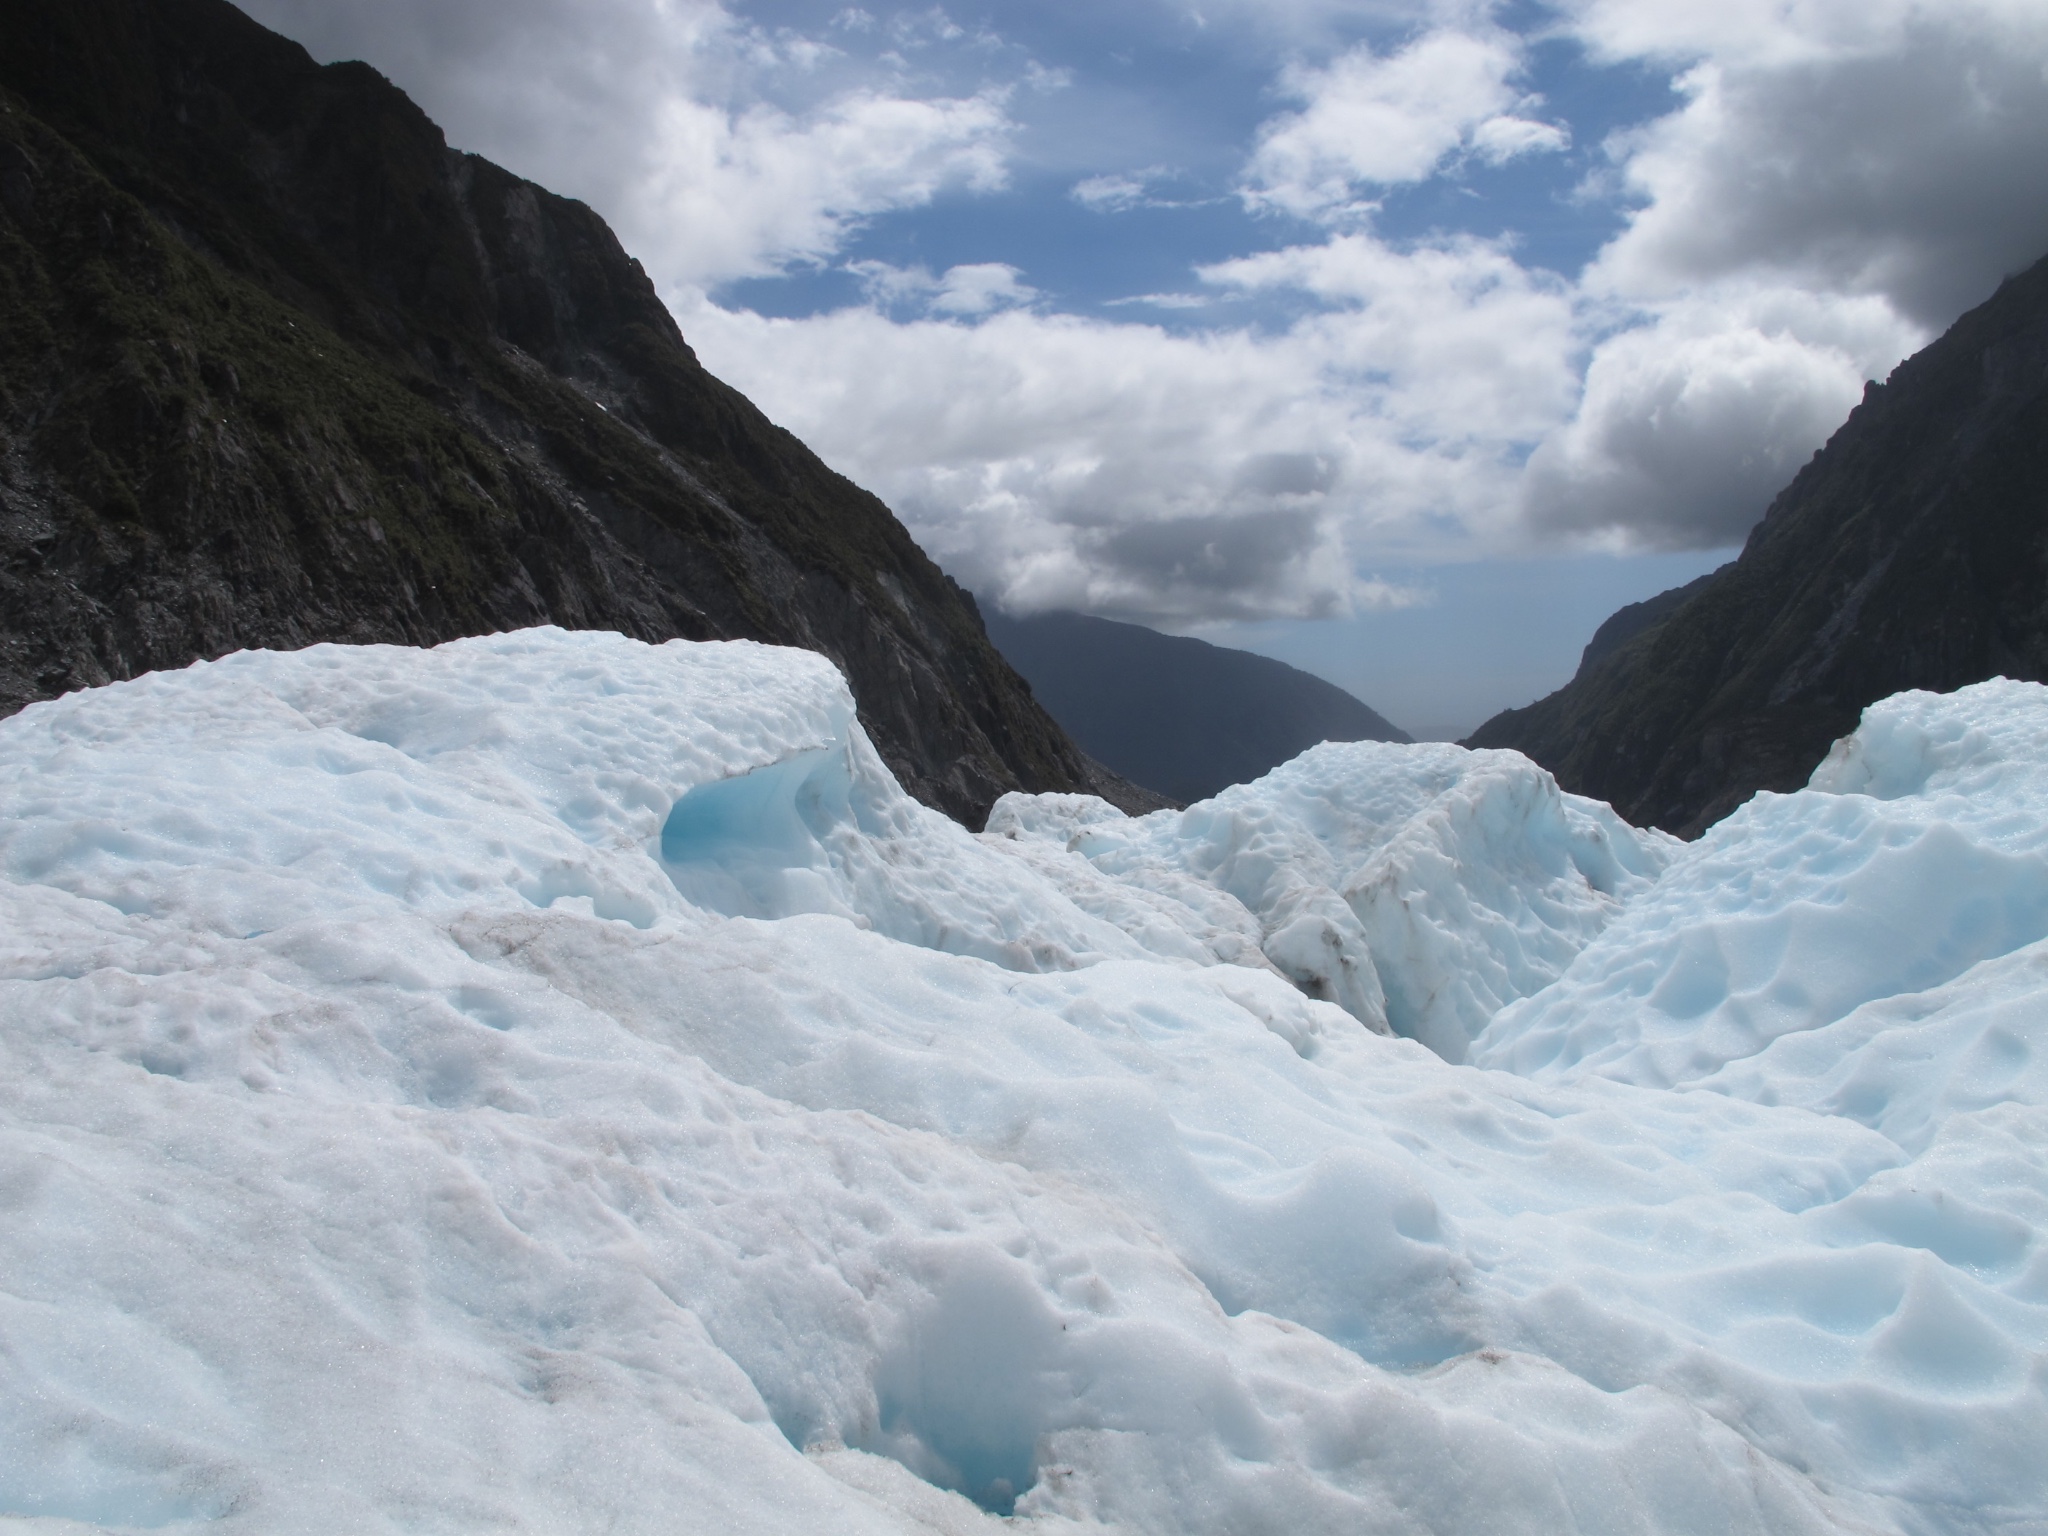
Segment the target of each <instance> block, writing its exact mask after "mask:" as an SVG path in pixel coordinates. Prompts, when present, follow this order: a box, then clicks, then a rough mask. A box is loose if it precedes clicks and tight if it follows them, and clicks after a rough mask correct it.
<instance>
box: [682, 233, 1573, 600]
mask: <svg viewBox="0 0 2048 1536" xmlns="http://www.w3.org/2000/svg"><path fill="white" fill-rule="evenodd" d="M1203 276H1204V278H1205V279H1206V281H1207V282H1208V283H1209V284H1210V286H1211V287H1213V288H1217V289H1225V290H1236V291H1240V292H1261V291H1269V290H1272V289H1275V288H1294V289H1298V290H1301V291H1313V292H1314V293H1315V294H1316V295H1317V296H1318V298H1319V301H1320V302H1319V304H1318V307H1317V308H1316V309H1315V310H1314V312H1312V313H1310V314H1307V315H1304V316H1303V317H1301V318H1300V319H1299V320H1298V321H1296V322H1295V323H1294V324H1293V325H1291V326H1289V327H1288V328H1286V329H1285V330H1283V331H1280V332H1277V333H1262V332H1258V331H1254V330H1250V329H1235V330H1210V331H1204V332H1195V333H1192V334H1187V333H1175V332H1171V331H1168V330H1165V329H1162V328H1160V327H1156V326H1148V325H1139V324H1130V323H1114V322H1109V321H1101V320H1089V319H1081V318H1078V317H1075V316H1071V315H1058V314H1047V313H1042V312H1034V311H1029V310H1021V309H1013V310H1010V311H1008V312H1005V313H1000V314H995V315H992V316H990V317H988V318H986V319H983V320H981V321H979V322H978V323H974V324H963V323H957V322H945V321H940V320H935V319H927V320H922V321H917V322H914V323H908V324H904V323H895V322H892V321H891V320H890V319H888V318H887V317H886V316H885V315H884V314H883V313H881V312H880V311H879V310H878V309H875V308H860V309H850V310H844V311H841V312H839V313H837V314H833V315H828V316H818V317H813V318H810V319H806V320H800V321H790V320H768V319H764V318H762V317H760V316H757V315H753V314H749V313H746V312H742V311H730V310H724V309H720V308H717V307H716V306H712V305H708V304H706V305H702V306H700V307H699V308H697V309H696V310H694V311H691V312H689V313H686V314H685V316H684V323H685V327H686V329H687V330H688V331H689V333H690V335H691V337H692V340H693V341H694V342H695V344H696V346H697V348H698V350H699V352H700V354H701V355H702V356H703V357H704V359H705V361H706V362H707V363H708V364H709V365H710V366H711V367H713V368H714V369H716V370H717V371H719V372H720V373H722V374H723V375H725V376H726V377H728V378H730V379H731V380H732V381H733V382H734V383H736V384H738V385H739V386H740V387H741V388H742V389H745V390H747V391H748V392H749V393H750V394H753V395H755V397H756V398H759V399H764V400H770V401H772V402H773V408H774V410H775V412H776V414H777V415H778V417H779V418H780V419H782V420H783V421H784V422H786V423H787V424H788V425H789V426H790V427H791V428H792V429H793V430H795V431H796V432H797V433H798V434H799V435H800V436H802V437H803V438H804V439H805V440H806V441H807V442H809V443H811V444H812V445H813V446H814V447H816V448H817V449H818V450H819V451H820V452H821V453H823V454H824V455H825V457H826V458H827V460H828V461H830V462H831V463H833V464H834V465H835V466H837V467H838V468H840V469H842V470H843V471H845V472H846V473H848V474H850V475H852V476H853V477H854V478H855V479H856V480H859V481H861V482H862V483H863V484H866V485H869V486H872V487H873V488H875V489H876V490H878V491H879V492H881V494H882V495H883V496H884V497H885V498H886V499H887V500H888V501H889V502H890V504H891V505H892V506H894V507H895V508H896V509H897V511H898V512H899V513H900V514H901V515H902V516H903V517H904V519H905V521H906V522H907V523H908V524H909V525H910V527H911V530H912V531H913V532H914V533H915V534H916V535H917V537H918V538H919V540H920V541H921V542H922V543H923V544H924V545H925V547H926V548H927V549H928V550H930V551H931V552H932V553H933V554H934V555H935V556H936V557H937V558H938V559H939V560H940V561H941V562H942V563H943V564H945V565H946V567H947V568H948V569H949V570H951V571H953V572H954V573H955V574H956V575H957V576H959V577H960V579H962V580H963V581H967V582H968V583H969V584H970V585H972V586H974V587H975V588H976V589H977V590H979V591H982V592H984V593H987V594H989V595H991V596H993V597H995V598H997V599H998V600H1000V601H1002V602H1003V603H1004V604H1005V605H1006V606H1009V607H1011V608H1013V609H1018V610H1031V609H1039V608H1049V607H1079V608H1085V609H1088V610H1090V611H1093V612H1098V613H1110V614H1117V615H1121V616H1124V617H1131V618H1147V619H1153V620H1160V621H1172V622H1198V621H1205V620H1216V619H1248V618H1264V617H1272V616H1275V615H1288V616H1294V617H1315V616H1328V615H1332V614H1337V613H1344V612H1352V611H1356V610H1358V609H1360V608H1363V607H1374V606H1379V607H1385V606H1397V605H1399V604H1400V603H1401V602H1403V601H1405V600H1406V598H1405V597H1404V596H1403V593H1404V592H1405V590H1406V589H1402V588H1399V587H1395V586H1391V585H1389V584H1388V583H1385V582H1381V581H1378V580H1377V579H1376V578H1367V577H1362V576H1361V575H1360V574H1359V573H1360V572H1361V571H1364V570H1368V569H1370V568H1371V566H1372V565H1373V564H1375V563H1380V564H1385V563H1392V562H1396V561H1399V562H1404V563H1415V562H1418V561H1425V560H1428V559H1433V558H1443V557H1445V556H1446V555H1456V554H1458V553H1461V552H1465V551H1467V550H1468V549H1469V548H1470V547H1471V545H1472V543H1473V541H1474V540H1487V539H1493V540H1499V539H1501V538H1505V537H1511V536H1512V534H1511V531H1510V530H1508V529H1506V528H1505V527H1504V524H1505V523H1507V522H1509V521H1511V520H1512V517H1513V510H1514V497H1515V486H1516V483H1517V476H1518V474H1519V468H1520V454H1521V452H1522V448H1523V447H1525V446H1526V444H1527V443H1528V442H1529V441H1532V440H1533V439H1534V438H1535V436H1536V435H1538V434H1539V433H1540V432H1541V431H1543V430H1544V429H1545V428H1547V427H1548V426H1549V425H1551V424H1553V423H1555V422H1556V421H1558V420H1559V419H1561V417H1562V416H1563V415H1564V414H1565V412H1566V411H1568V409H1569V408H1570V404H1571V401H1572V400H1573V398H1574V395H1575V388H1576V380H1575V375H1574V373H1573V370H1572V366H1571V355H1572V352H1573V349H1574V347H1575V345H1576V341H1575V336H1574V331H1573V318H1572V308H1571V302H1570V297H1569V295H1568V293H1567V292H1566V291H1565V289H1564V286H1563V284H1562V283H1560V282H1558V281H1556V280H1554V279H1548V278H1543V277H1541V276H1539V275H1535V274H1531V273H1529V272H1527V271H1525V270H1524V269H1523V268H1521V267H1520V266H1518V265H1517V264H1516V263H1515V261H1514V260H1513V259H1512V256H1511V255H1510V254H1509V253H1508V252H1507V251H1506V250H1505V249H1504V248H1502V247H1500V246H1498V245H1496V244H1492V243H1488V242H1484V241H1476V240H1463V241H1456V242H1449V243H1445V244H1442V245H1438V246H1432V247H1428V248H1424V249H1418V250H1398V249H1395V248H1394V247H1391V246H1389V245H1386V244H1384V243H1382V242H1380V241H1377V240H1375V239H1373V238H1371V237H1369V236H1365V235H1360V234H1349V235H1345V236H1342V237H1340V238H1339V239H1337V240H1335V241H1332V242H1330V243H1329V244H1327V245H1318V246H1308V247H1302V248H1299V249H1295V250H1290V251H1281V252H1273V253H1268V254H1267V255H1265V256H1262V257H1258V258H1252V259H1250V260H1247V261H1241V262H1233V263H1224V264H1220V265H1219V266H1216V267H1213V268H1209V269H1206V270H1205V271H1204V273H1203ZM1518 445H1521V446H1518Z"/></svg>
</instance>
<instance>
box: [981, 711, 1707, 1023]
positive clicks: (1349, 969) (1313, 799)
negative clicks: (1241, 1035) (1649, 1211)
mask: <svg viewBox="0 0 2048 1536" xmlns="http://www.w3.org/2000/svg"><path fill="white" fill-rule="evenodd" d="M1098 808H1099V809H1098ZM989 831H990V832H991V833H993V834H997V835H998V836H999V837H1001V838H1003V839H1006V840H1009V841H1011V842H1016V843H1022V844H1024V845H1025V846H1026V847H1031V846H1034V845H1035V846H1036V848H1037V849H1038V850H1039V853H1038V857H1037V858H1036V859H1034V867H1036V868H1038V869H1040V870H1041V871H1043V872H1044V873H1046V874H1047V875H1048V876H1049V877H1050V878H1052V879H1054V880H1056V881H1057V882H1058V883H1059V884H1060V885H1061V888H1062V889H1065V890H1067V891H1068V892H1069V893H1070V894H1072V895H1074V896H1075V899H1076V900H1077V901H1079V902H1080V903H1081V904H1082V905H1084V906H1088V907H1089V910H1091V911H1097V912H1100V913H1102V914H1103V915H1104V916H1107V917H1109V918H1110V919H1111V920H1112V921H1117V920H1118V915H1117V914H1118V909H1117V908H1116V907H1115V906H1114V905H1113V904H1112V902H1110V901H1109V900H1106V899H1104V898H1102V897H1096V898H1094V900H1093V903H1092V904H1091V902H1090V900H1089V898H1088V897H1086V896H1085V895H1083V894H1082V891H1083V890H1084V889H1085V888H1086V884H1087V883H1088V882H1089V879H1090V876H1091V875H1107V876H1109V877H1110V880H1111V882H1112V886H1113V888H1116V889H1118V890H1119V891H1120V892H1121V893H1124V894H1121V895H1120V897H1119V898H1118V899H1120V900H1122V901H1124V902H1129V901H1132V900H1134V899H1138V898H1137V897H1136V896H1135V894H1134V893H1137V892H1143V893H1145V894H1146V896H1148V897H1150V898H1151V899H1152V900H1153V901H1155V902H1158V903H1165V904H1169V905H1170V906H1171V907H1172V909H1173V911H1174V914H1175V915H1176V916H1179V915H1181V914H1184V913H1185V914H1189V917H1188V918H1187V919H1184V921H1185V922H1186V926H1187V928H1188V931H1189V932H1190V933H1192V934H1194V935H1195V936H1196V937H1197V938H1198V940H1199V941H1200V942H1202V943H1203V944H1204V945H1205V946H1206V947H1207V948H1209V949H1210V950H1211V951H1212V952H1213V953H1215V954H1217V955H1218V956H1219V958H1226V959H1229V960H1233V961H1238V962H1239V963H1242V961H1243V958H1244V955H1245V949H1246V948H1247V947H1248V946H1246V945H1245V944H1244V942H1243V941H1244V940H1249V939H1251V938H1252V937H1253V936H1254V934H1256V938H1257V943H1258V946H1259V949H1260V951H1261V952H1262V953H1263V954H1264V955H1265V957H1266V959H1267V960H1268V961H1269V962H1270V963H1271V964H1272V966H1273V967H1274V968H1275V969H1277V970H1278V971H1280V972H1281V974H1283V975H1285V976H1287V977H1289V978H1290V979H1291V980H1293V981H1294V982H1295V983H1296V984H1297V985H1299V986H1300V987H1302V988H1303V989H1304V990H1305V991H1307V992H1308V993H1309V994H1310V995H1311V996H1314V997H1321V998H1325V999H1328V1000H1329V1001H1332V1002H1335V1003H1338V1004H1340V1005H1341V1006H1342V1007H1344V1008H1345V1009H1346V1010H1347V1011H1349V1012H1350V1013H1351V1014H1352V1015H1353V1016H1355V1017H1356V1018H1358V1019H1359V1020H1361V1021H1362V1022H1364V1023H1365V1024H1367V1025H1368V1026H1369V1027H1372V1028H1374V1029H1387V1028H1391V1029H1392V1030H1393V1031H1394V1032H1396V1033H1398V1034H1402V1035H1407V1036H1409V1037H1411V1038H1413V1039H1417V1040H1420V1041H1422V1042H1423V1043H1424V1044H1426V1045H1428V1046H1429V1047H1430V1049H1432V1050H1434V1051H1435V1052H1436V1053H1437V1054H1438V1055H1440V1056H1442V1057H1443V1058H1444V1059H1445V1060H1446V1061H1454V1062H1455V1061H1463V1060H1464V1059H1465V1053H1466V1050H1467V1048H1468V1046H1469V1044H1470V1042H1471V1040H1472V1039H1473V1037H1474V1036H1476V1035H1477V1034H1478V1033H1479V1032H1480V1030H1482V1029H1483V1028H1485V1026H1486V1023H1487V1021H1488V1020H1489V1019H1490V1018H1492V1016H1493V1014H1494V1013H1495V1011H1496V1010H1498V1009H1499V1008H1500V1006H1501V1005H1502V1004H1503V1003H1506V1002H1508V1001H1510V1000H1512V999H1514V998H1519V997H1524V996H1527V995H1528V994H1529V993H1531V992H1534V991H1536V990H1538V989H1540V988H1541V987H1544V986H1546V985H1548V984H1549V983H1550V982H1551V981H1552V980H1554V979H1555V978H1556V977H1557V976H1558V974H1559V973H1560V972H1562V971H1563V969H1564V967H1565V965H1566V964H1567V963H1568V962H1569V961H1570V960H1571V958H1572V957H1573V956H1574V955H1576V954H1577V953H1578V952H1579V950H1580V949H1581V948H1583V947H1584V946H1585V944H1586V943H1587V942H1588V941H1589V940H1590V939H1591V938H1592V937H1593V936H1594V935H1595V934H1597V933H1599V932H1600V931H1601V929H1602V928H1604V927H1605V926H1606V924H1607V923H1608V921H1609V920H1610V919H1611V918H1612V917H1613V916H1614V914H1615V913H1616V912H1618V911H1619V910H1620V908H1621V904H1622V902H1623V901H1624V900H1626V899H1627V898H1628V897H1629V896H1630V895H1632V894H1634V893H1635V892H1637V891H1639V890H1641V889H1643V888H1644V887H1645V886H1646V885H1647V884H1648V883H1649V882H1650V881H1651V880H1653V879H1654V878H1655V877H1656V876H1657V874H1658V872H1659V871H1661V870H1662V868H1663V867H1664V865H1665V863H1666V862H1668V861H1669V859H1670V858H1671V857H1672V854H1673V852H1674V850H1675V849H1676V848H1677V847H1679V846H1680V845H1679V844H1678V842H1677V840H1676V839H1675V838H1671V837H1669V836H1667V835H1666V834H1664V833H1661V832H1654V831H1652V832H1642V831H1638V830H1637V829H1636V828H1634V827H1631V826H1629V825H1628V823H1626V822H1624V821H1623V820H1622V819H1621V818H1620V817H1618V816H1616V815H1615V814H1614V812H1613V811H1611V810H1610V809H1609V808H1608V807H1607V806H1605V805H1602V804H1600V803H1599V802H1598V801H1593V800H1586V799H1583V798H1581V797H1580V796H1577V795H1567V794H1563V793H1562V792H1560V791H1559V789H1558V787H1557V782H1556V781H1555V780H1554V779H1552V778H1551V777H1550V775H1549V774H1548V773H1546V772H1544V771H1543V770H1542V769H1541V768H1538V767H1537V766H1536V765H1535V764H1533V763H1531V762H1530V761H1529V760H1528V759H1527V758H1525V757H1523V756H1522V755H1521V754H1520V753H1518V752H1497V751H1486V752H1468V751H1466V750H1465V749H1463V748H1462V747H1454V746H1448V745H1444V744H1439V743H1425V744H1422V745H1419V746H1397V745H1394V744H1392V743H1388V742H1372V741H1361V742H1347V743H1330V742H1326V743H1324V744H1323V745H1322V746H1320V747H1315V748H1312V749H1311V750H1309V751H1307V752H1304V753H1303V754H1302V755H1301V756H1300V757H1298V758H1296V759H1295V760H1294V761H1293V762H1291V763H1287V764H1285V765H1283V766H1282V767H1280V768H1277V769H1275V770H1274V771H1273V772H1272V773H1270V774H1268V775H1266V776H1265V777H1264V778H1262V779H1260V780H1259V781H1258V782H1257V783H1255V784H1248V785H1236V786H1233V787H1232V788H1230V789H1227V790H1225V791H1224V792H1223V793H1222V794H1220V795H1218V796H1216V797H1215V798H1214V799H1212V800H1205V801H1202V802H1201V803H1199V804H1197V805H1194V806H1191V807H1189V808H1188V809H1187V810H1186V811H1183V812H1179V813H1175V812H1171V811H1161V812H1156V813H1155V814H1153V815H1151V816H1148V817H1145V818H1143V819H1142V820H1139V821H1129V820H1127V819H1125V818H1123V817H1122V816H1121V815H1120V814H1119V813H1117V812H1115V811H1114V810H1112V809H1110V808H1109V807H1107V806H1103V805H1102V802H1100V801H1091V800H1088V799H1087V797H1084V796H1037V797H1032V796H1025V795H1009V796H1005V797H1004V798H1003V800H1001V801H1000V802H998V804H997V806H996V809H995V811H994V812H993V814H992V815H991V816H990V819H989ZM1047 845H1056V846H1058V847H1060V848H1063V849H1064V851H1066V852H1067V853H1069V854H1071V855H1074V856H1075V857H1074V858H1073V859H1070V860H1068V861H1065V862H1064V866H1063V864H1062V861H1060V860H1057V859H1050V858H1047V857H1046V856H1045V852H1044V850H1045V849H1046V847H1047ZM1083 861H1085V865H1086V866H1087V868H1086V869H1085V870H1084V869H1082V868H1080V867H1079V866H1080V865H1081V864H1082V862H1083ZM1200 886H1207V887H1210V888H1211V890H1210V891H1208V892H1202V893H1201V894H1200V895H1196V894H1193V892H1195V891H1196V890H1198V889H1199V887H1200ZM1213 893H1220V894H1221V895H1222V897H1224V898H1226V900H1225V901H1223V902H1220V903H1219V902H1218V901H1217V900H1216V895H1215V894H1213Z"/></svg>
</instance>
